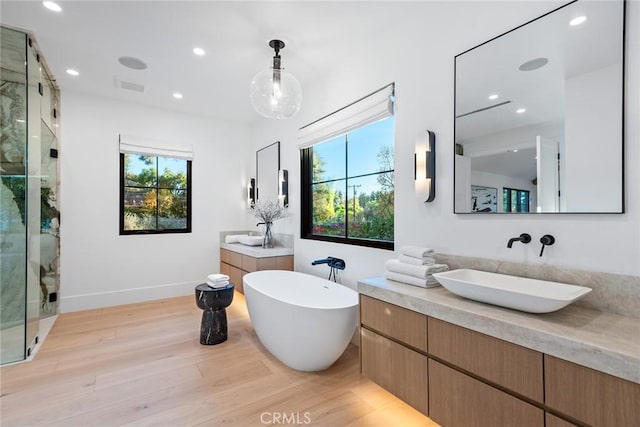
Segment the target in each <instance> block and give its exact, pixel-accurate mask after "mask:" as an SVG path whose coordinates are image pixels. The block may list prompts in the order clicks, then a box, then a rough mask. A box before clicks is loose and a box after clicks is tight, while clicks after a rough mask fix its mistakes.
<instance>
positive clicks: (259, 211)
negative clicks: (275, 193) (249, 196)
mask: <svg viewBox="0 0 640 427" xmlns="http://www.w3.org/2000/svg"><path fill="white" fill-rule="evenodd" d="M250 212H251V215H253V216H255V217H256V218H258V219H259V220H260V222H259V223H257V224H256V226H259V225H264V237H263V239H262V247H263V248H273V246H274V241H273V233H272V231H271V227H273V222H274V221H275V220H278V219H281V218H285V217H286V216H287V211H286V209H285V208H284V206H282V205H281V204H280V203H278V202H277V201H275V202H274V201H273V200H269V199H266V200H258V201H257V202H256V203H254V204H253V206H252V207H251V210H250Z"/></svg>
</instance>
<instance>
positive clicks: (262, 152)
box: [255, 141, 280, 201]
mask: <svg viewBox="0 0 640 427" xmlns="http://www.w3.org/2000/svg"><path fill="white" fill-rule="evenodd" d="M279 171H280V141H277V142H274V143H273V144H270V145H267V146H266V147H264V148H261V149H259V150H258V151H256V193H255V194H256V200H260V199H262V200H272V201H277V200H278V184H279V182H278V172H279Z"/></svg>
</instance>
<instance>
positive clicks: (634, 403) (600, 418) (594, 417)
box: [544, 355, 640, 427]
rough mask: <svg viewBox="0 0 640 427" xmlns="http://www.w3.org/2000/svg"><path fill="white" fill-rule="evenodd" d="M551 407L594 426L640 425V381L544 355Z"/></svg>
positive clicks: (621, 426) (547, 394) (547, 401)
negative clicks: (635, 381)
mask: <svg viewBox="0 0 640 427" xmlns="http://www.w3.org/2000/svg"><path fill="white" fill-rule="evenodd" d="M544 361H545V362H544V364H545V396H546V402H545V403H546V404H547V406H548V407H550V408H553V409H555V410H556V411H558V412H561V413H563V414H566V415H568V416H570V417H572V418H575V419H576V420H579V421H582V422H584V423H587V424H589V425H592V426H594V427H597V426H616V427H625V426H634V427H637V426H640V384H636V383H633V382H631V381H627V380H623V379H622V378H618V377H614V376H612V375H608V374H605V373H602V372H599V371H596V370H593V369H590V368H587V367H584V366H580V365H578V364H575V363H572V362H568V361H566V360H562V359H558V358H556V357H553V356H549V355H545V356H544Z"/></svg>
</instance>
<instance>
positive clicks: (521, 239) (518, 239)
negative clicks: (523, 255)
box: [507, 233, 531, 249]
mask: <svg viewBox="0 0 640 427" xmlns="http://www.w3.org/2000/svg"><path fill="white" fill-rule="evenodd" d="M530 241H531V235H530V234H527V233H522V234H521V235H520V236H519V237H512V238H511V239H509V243H507V247H508V248H509V249H511V246H513V242H522V243H529V242H530Z"/></svg>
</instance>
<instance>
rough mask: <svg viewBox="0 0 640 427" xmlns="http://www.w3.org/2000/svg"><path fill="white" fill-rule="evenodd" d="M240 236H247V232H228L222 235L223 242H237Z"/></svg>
mask: <svg viewBox="0 0 640 427" xmlns="http://www.w3.org/2000/svg"><path fill="white" fill-rule="evenodd" d="M240 236H248V234H229V235H228V236H224V242H225V243H238V237H240Z"/></svg>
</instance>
